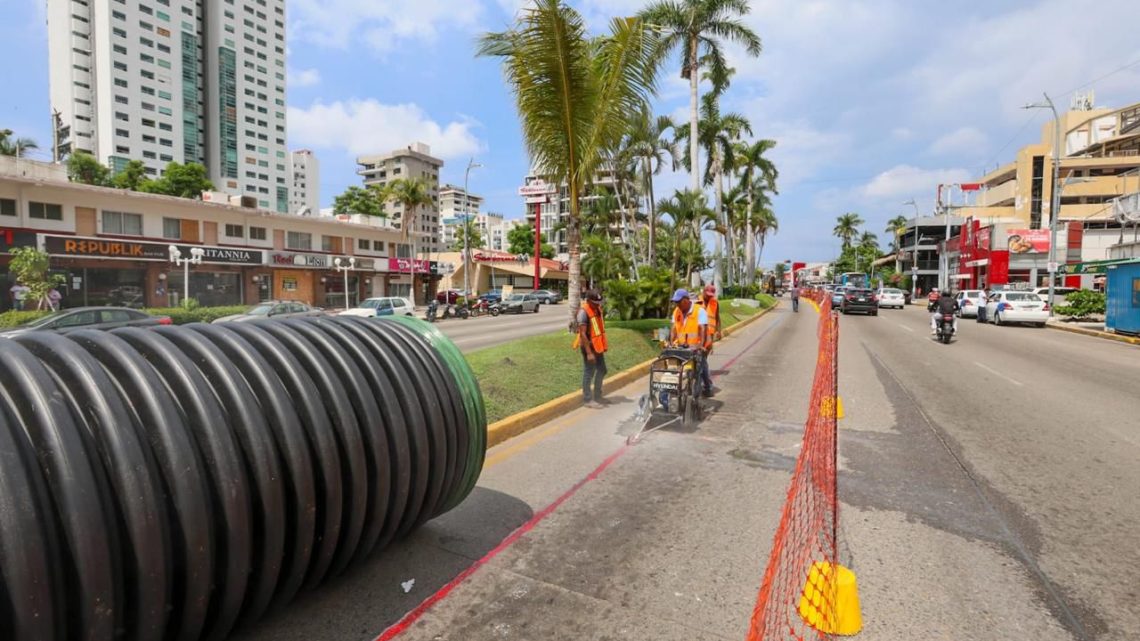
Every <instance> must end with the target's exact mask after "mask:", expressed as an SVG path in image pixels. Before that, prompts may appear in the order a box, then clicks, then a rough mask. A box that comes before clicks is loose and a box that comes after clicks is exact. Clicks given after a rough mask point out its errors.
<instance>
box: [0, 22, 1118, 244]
mask: <svg viewBox="0 0 1140 641" xmlns="http://www.w3.org/2000/svg"><path fill="white" fill-rule="evenodd" d="M524 4H525V2H524V1H523V0H415V1H414V2H406V1H404V0H289V1H288V2H287V5H286V11H287V15H288V20H289V26H290V29H289V34H288V37H289V68H290V80H291V82H290V85H289V96H288V99H289V107H290V109H289V121H288V125H289V145H290V147H291V148H302V147H304V148H309V149H313V150H314V151H315V152H316V153H317V155H318V158H319V159H320V161H321V201H322V203H323V204H326V205H327V204H329V203H331V201H332V198H333V197H334V196H335V195H336V194H337V193H339V192H340V191H342V190H343V189H344V188H345V187H346V186H348V185H351V184H357V182H358V178H357V176H356V175H355V173H354V172H355V164H354V162H353V160H354V158H355V156H356V155H358V154H361V153H378V152H386V151H390V150H392V149H395V148H398V147H402V146H405V145H407V144H410V143H412V142H416V141H423V142H427V143H429V144H430V145H431V146H432V149H433V152H434V153H435V154H436V155H438V156H441V157H442V158H444V160H445V161H446V165H445V167H444V169H443V173H442V176H441V178H442V180H444V181H447V182H452V183H457V184H461V183H462V181H463V169H464V167H465V166H466V161H467V159H468V158H470V157H472V156H474V157H476V159H477V160H478V162H480V163H482V164H483V165H484V167H483V168H481V169H477V170H475V171H474V172H473V173H472V177H471V191H472V192H473V193H478V194H481V195H483V196H485V197H486V198H487V202H488V206H487V208H488V209H489V210H491V211H498V212H502V213H504V214H506V215H507V216H508V217H509V218H516V217H520V216H521V215H522V203H521V200H520V199H519V198H518V197H517V196H516V195H515V189H516V187H517V186H518V184H519V183H520V182H521V180H522V177H523V176H524V175H525V173H526V171H527V168H528V162H527V158H526V154H525V151H524V149H523V146H522V142H521V139H520V136H519V128H518V122H517V119H516V117H515V113H514V107H513V102H512V99H511V96H510V95H509V94H508V93H507V91H506V88H505V85H504V84H503V82H502V77H501V74H500V71H499V68H498V66H497V64H496V62H495V61H494V60H489V59H476V58H475V57H474V55H473V51H474V43H475V40H476V38H477V37H478V35H479V34H481V33H483V32H486V31H488V30H499V29H502V28H504V27H505V26H506V25H507V24H508V23H509V21H510V19H511V16H512V15H514V12H515V11H516V10H517V8H518V7H520V6H522V5H524ZM571 4H573V5H574V6H575V7H577V8H578V9H579V10H580V11H582V13H583V14H584V15H585V16H586V18H587V20H588V21H589V23H590V25H591V26H592V28H594V29H596V30H601V29H603V28H604V27H605V25H606V22H607V20H608V18H609V17H611V16H615V15H628V14H631V13H634V12H636V11H637V10H638V9H639V8H640V7H642V6H643V4H644V0H575V1H572V2H571ZM42 5H43V0H5V2H4V8H3V9H2V11H3V14H2V17H3V18H4V20H3V22H4V23H5V25H6V26H7V28H6V29H5V37H4V38H0V61H2V62H0V70H2V73H0V79H3V83H4V86H5V87H6V89H7V90H6V91H5V96H4V98H3V99H2V100H0V127H7V128H11V129H13V130H15V131H17V132H18V133H19V134H20V135H29V136H31V137H33V138H35V139H37V140H38V141H40V144H41V146H44V147H45V148H46V147H47V145H48V143H49V142H50V128H49V123H48V116H47V114H48V113H49V105H48V95H47V94H48V79H47V43H46V33H45V26H44V23H43V8H42ZM752 6H753V11H752V13H751V15H749V16H748V17H747V18H746V21H747V22H748V23H749V25H750V26H752V27H753V28H754V29H755V30H756V32H757V33H759V34H760V36H761V38H762V39H763V41H764V53H763V54H762V55H761V56H760V58H758V59H748V58H745V57H743V56H741V55H740V53H739V52H738V51H736V50H733V49H731V48H730V62H731V64H732V65H733V66H734V67H735V68H736V69H737V72H738V73H737V75H736V77H735V78H734V84H733V86H732V88H731V89H730V91H729V93H728V95H727V96H726V98H725V103H724V108H725V109H726V110H734V111H738V112H740V113H742V114H744V115H745V116H747V117H748V118H750V120H751V122H752V126H753V130H754V133H755V135H756V136H757V137H764V138H773V139H775V140H777V142H778V147H777V149H776V151H775V152H774V153H773V158H774V159H775V160H776V162H777V163H778V165H779V168H780V171H781V180H780V185H779V186H780V192H781V194H780V196H779V197H778V198H777V201H776V213H777V216H778V217H779V219H780V231H779V232H778V233H777V234H776V235H774V236H773V237H772V238H771V240H770V241H769V243H768V246H767V249H766V250H765V255H764V257H763V258H764V262H765V263H769V262H772V261H775V260H783V259H785V258H787V259H796V260H827V259H829V258H832V257H834V254H835V251H836V246H837V241H835V240H834V239H833V238H832V237H831V235H830V230H831V227H832V226H833V225H834V220H835V217H836V216H837V215H839V214H841V213H843V212H845V211H856V212H859V213H860V214H861V215H862V216H863V218H864V219H866V220H867V221H868V225H867V228H868V229H870V230H871V231H873V232H876V233H878V234H880V237H881V238H883V239H884V243H885V235H884V234H883V233H882V230H883V228H884V226H885V221H886V220H887V219H889V218H891V217H893V216H895V215H898V214H900V213H903V214H908V215H909V214H910V213H912V212H913V209H912V208H910V207H909V206H903V205H902V202H903V201H905V200H907V199H909V198H914V199H916V200H917V201H918V204H919V206H920V207H921V208H922V210H923V211H924V212H925V211H928V210H929V209H930V207H931V206H932V204H933V200H934V193H935V186H936V185H937V184H938V183H939V182H956V181H964V180H968V179H969V178H971V177H976V176H978V175H980V174H981V173H982V172H983V171H984V170H985V169H992V168H993V167H994V166H995V165H997V164H998V163H999V162H1001V163H1004V162H1008V161H1009V160H1011V159H1012V157H1013V154H1014V152H1015V151H1016V149H1017V148H1018V147H1019V146H1021V145H1023V144H1026V143H1028V142H1030V141H1032V140H1035V139H1036V138H1037V137H1038V136H1039V135H1040V128H1041V126H1042V125H1043V124H1044V123H1045V122H1046V120H1047V117H1046V114H1045V113H1043V112H1040V111H1032V112H1027V111H1024V110H1022V109H1020V107H1021V105H1023V104H1025V103H1027V102H1032V101H1035V100H1038V99H1040V97H1041V93H1042V92H1043V91H1048V92H1050V94H1051V95H1053V97H1054V99H1055V100H1056V102H1057V104H1058V105H1059V106H1064V105H1068V104H1069V100H1070V99H1071V97H1072V94H1073V92H1074V90H1080V91H1087V90H1088V89H1094V90H1095V92H1096V102H1097V104H1098V105H1104V106H1113V107H1117V106H1122V105H1125V104H1129V103H1132V102H1140V39H1137V38H1136V36H1135V24H1136V23H1137V18H1140V6H1138V5H1137V3H1136V2H1135V0H1102V1H1100V2H1098V3H1096V4H1095V5H1092V6H1089V5H1086V4H1085V3H1077V2H1072V1H1071V0H1064V1H1054V0H1027V1H1023V2H1014V1H1011V0H989V1H986V2H966V1H962V2H954V3H945V2H927V1H921V2H915V1H913V0H754V2H753V3H752ZM1092 7H1095V9H1093V8H1092ZM1047 47H1048V48H1047ZM1133 63H1137V64H1133ZM677 66H678V65H677V62H676V60H671V61H670V63H669V66H668V68H667V73H666V74H665V75H664V76H663V78H662V82H661V87H660V89H661V91H660V95H659V96H658V98H657V109H658V111H659V112H660V113H665V114H671V115H677V116H684V114H685V109H686V108H687V104H688V94H687V85H685V84H684V82H683V81H681V80H680V79H679V78H678V77H677V76H678V74H677V70H676V67H677ZM685 184H686V178H685V176H683V175H680V174H671V175H664V176H662V177H661V178H660V183H659V185H658V187H657V193H658V195H661V194H664V193H667V192H668V190H670V189H672V188H676V187H682V186H684V185H685Z"/></svg>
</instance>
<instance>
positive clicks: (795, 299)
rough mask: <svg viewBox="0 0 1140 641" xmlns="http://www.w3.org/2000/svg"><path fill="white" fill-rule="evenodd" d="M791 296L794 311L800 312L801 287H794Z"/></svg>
mask: <svg viewBox="0 0 1140 641" xmlns="http://www.w3.org/2000/svg"><path fill="white" fill-rule="evenodd" d="M791 296H792V311H793V312H798V311H800V286H799V285H792V291H791Z"/></svg>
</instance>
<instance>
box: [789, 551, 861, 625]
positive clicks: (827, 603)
mask: <svg viewBox="0 0 1140 641" xmlns="http://www.w3.org/2000/svg"><path fill="white" fill-rule="evenodd" d="M832 567H835V568H837V572H835V574H836V575H837V576H836V577H834V578H833V577H832V571H831V569H832ZM798 609H799V613H800V617H802V618H803V620H804V623H807V624H808V625H810V626H811V627H813V628H815V629H816V630H819V631H820V632H823V633H824V634H837V635H840V636H851V635H854V634H858V633H859V631H860V630H862V629H863V615H862V614H861V613H860V608H859V588H858V586H857V585H856V582H855V573H854V572H852V571H851V570H849V569H847V568H845V567H843V566H842V565H835V566H832V565H831V564H830V563H823V562H821V561H817V562H815V563H813V564H812V566H811V571H810V572H808V578H807V582H806V583H804V589H803V592H802V593H801V595H800V603H799V608H798Z"/></svg>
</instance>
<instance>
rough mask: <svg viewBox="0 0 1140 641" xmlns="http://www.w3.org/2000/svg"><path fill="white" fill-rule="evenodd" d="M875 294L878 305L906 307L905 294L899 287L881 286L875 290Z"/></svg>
mask: <svg viewBox="0 0 1140 641" xmlns="http://www.w3.org/2000/svg"><path fill="white" fill-rule="evenodd" d="M876 296H878V298H879V307H897V308H899V309H902V308H904V307H906V294H904V293H903V290H901V289H895V288H893V287H883V288H881V289H879V291H878V292H876Z"/></svg>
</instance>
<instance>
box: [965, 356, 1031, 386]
mask: <svg viewBox="0 0 1140 641" xmlns="http://www.w3.org/2000/svg"><path fill="white" fill-rule="evenodd" d="M974 365H977V366H978V367H980V368H982V369H984V370H986V371H987V372H989V373H990V374H993V375H994V376H996V377H998V378H1001V379H1005V380H1006V381H1009V382H1010V383H1013V384H1014V385H1016V386H1018V387H1024V385H1023V384H1022V383H1021V381H1018V380H1014V379H1012V378H1010V377H1008V376H1006V375H1005V374H1002V373H1001V372H999V371H997V370H996V369H993V368H992V367H986V366H985V365H982V364H981V363H979V362H977V361H974Z"/></svg>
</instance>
